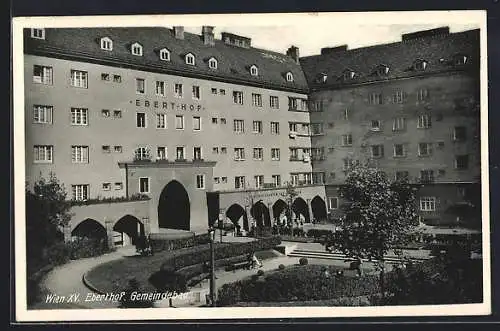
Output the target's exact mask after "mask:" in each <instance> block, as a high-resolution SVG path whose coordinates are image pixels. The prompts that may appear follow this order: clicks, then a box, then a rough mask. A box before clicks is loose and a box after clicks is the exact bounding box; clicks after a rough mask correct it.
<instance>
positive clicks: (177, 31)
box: [174, 26, 184, 40]
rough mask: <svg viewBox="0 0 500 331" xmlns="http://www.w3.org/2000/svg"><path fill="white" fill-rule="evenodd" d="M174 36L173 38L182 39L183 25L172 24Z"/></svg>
mask: <svg viewBox="0 0 500 331" xmlns="http://www.w3.org/2000/svg"><path fill="white" fill-rule="evenodd" d="M174 36H175V39H181V40H182V39H184V27H183V26H174Z"/></svg>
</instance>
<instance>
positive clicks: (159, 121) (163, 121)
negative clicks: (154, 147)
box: [156, 114, 167, 129]
mask: <svg viewBox="0 0 500 331" xmlns="http://www.w3.org/2000/svg"><path fill="white" fill-rule="evenodd" d="M156 128H157V129H166V128H167V114H156Z"/></svg>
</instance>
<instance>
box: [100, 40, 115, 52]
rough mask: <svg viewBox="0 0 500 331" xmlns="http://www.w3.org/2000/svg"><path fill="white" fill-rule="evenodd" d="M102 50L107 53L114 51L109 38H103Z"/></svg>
mask: <svg viewBox="0 0 500 331" xmlns="http://www.w3.org/2000/svg"><path fill="white" fill-rule="evenodd" d="M101 49H103V50H105V51H112V50H113V41H112V40H111V39H109V38H108V37H104V38H101Z"/></svg>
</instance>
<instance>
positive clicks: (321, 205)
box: [311, 196, 326, 222]
mask: <svg viewBox="0 0 500 331" xmlns="http://www.w3.org/2000/svg"><path fill="white" fill-rule="evenodd" d="M311 209H312V213H313V216H314V218H315V219H316V221H317V222H319V221H324V220H326V205H325V201H324V200H323V199H321V197H319V196H315V197H314V198H313V199H312V200H311Z"/></svg>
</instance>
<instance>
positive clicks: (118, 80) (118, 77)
mask: <svg viewBox="0 0 500 331" xmlns="http://www.w3.org/2000/svg"><path fill="white" fill-rule="evenodd" d="M113 82H115V83H121V82H122V76H120V75H113Z"/></svg>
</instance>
